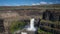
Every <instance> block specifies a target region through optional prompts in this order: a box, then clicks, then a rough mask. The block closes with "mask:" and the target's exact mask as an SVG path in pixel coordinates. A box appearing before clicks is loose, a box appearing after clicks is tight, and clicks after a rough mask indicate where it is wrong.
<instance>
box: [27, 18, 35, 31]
mask: <svg viewBox="0 0 60 34" xmlns="http://www.w3.org/2000/svg"><path fill="white" fill-rule="evenodd" d="M34 20H35V19H34V18H32V19H31V20H30V27H28V28H27V30H28V31H35V30H36V28H35V27H34Z"/></svg>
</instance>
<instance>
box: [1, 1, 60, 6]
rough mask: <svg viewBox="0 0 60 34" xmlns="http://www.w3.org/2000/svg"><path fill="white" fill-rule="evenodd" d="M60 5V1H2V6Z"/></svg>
mask: <svg viewBox="0 0 60 34" xmlns="http://www.w3.org/2000/svg"><path fill="white" fill-rule="evenodd" d="M41 4H60V0H0V6H21V5H41Z"/></svg>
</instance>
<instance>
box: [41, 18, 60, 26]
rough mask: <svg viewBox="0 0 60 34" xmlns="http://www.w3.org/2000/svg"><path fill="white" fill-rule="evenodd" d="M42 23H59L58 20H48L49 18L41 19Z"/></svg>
mask: <svg viewBox="0 0 60 34" xmlns="http://www.w3.org/2000/svg"><path fill="white" fill-rule="evenodd" d="M41 22H42V23H51V24H55V25H60V21H50V20H43V19H41Z"/></svg>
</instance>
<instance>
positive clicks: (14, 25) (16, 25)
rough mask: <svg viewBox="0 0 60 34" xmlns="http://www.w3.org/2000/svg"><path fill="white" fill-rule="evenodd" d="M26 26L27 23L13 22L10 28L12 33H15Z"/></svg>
mask: <svg viewBox="0 0 60 34" xmlns="http://www.w3.org/2000/svg"><path fill="white" fill-rule="evenodd" d="M25 25H26V23H25V22H20V21H13V22H12V24H11V27H10V31H11V32H12V33H13V32H14V31H16V30H20V29H22V28H23V27H24V26H25Z"/></svg>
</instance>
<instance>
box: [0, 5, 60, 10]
mask: <svg viewBox="0 0 60 34" xmlns="http://www.w3.org/2000/svg"><path fill="white" fill-rule="evenodd" d="M13 9H60V4H49V5H33V6H0V10H13Z"/></svg>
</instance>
